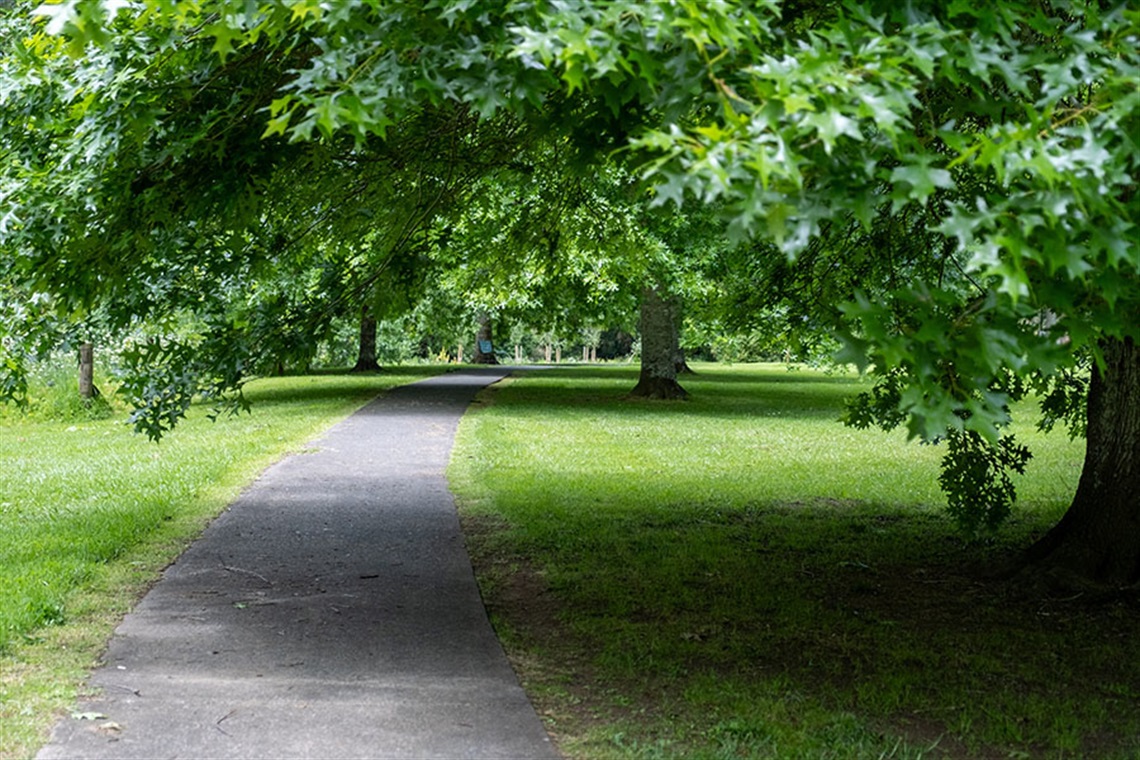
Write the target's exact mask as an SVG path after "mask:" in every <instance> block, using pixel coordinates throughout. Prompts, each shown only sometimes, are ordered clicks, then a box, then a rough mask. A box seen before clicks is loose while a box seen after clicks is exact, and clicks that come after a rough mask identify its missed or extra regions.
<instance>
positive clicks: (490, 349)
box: [471, 315, 499, 364]
mask: <svg viewBox="0 0 1140 760" xmlns="http://www.w3.org/2000/svg"><path fill="white" fill-rule="evenodd" d="M471 362H472V363H473V364H498V363H499V360H498V359H497V358H496V357H495V344H494V341H493V340H492V337H491V318H490V317H488V316H486V315H480V317H479V330H478V332H477V333H476V334H475V358H473V359H472V360H471Z"/></svg>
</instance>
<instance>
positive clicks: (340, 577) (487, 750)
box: [38, 368, 558, 760]
mask: <svg viewBox="0 0 1140 760" xmlns="http://www.w3.org/2000/svg"><path fill="white" fill-rule="evenodd" d="M508 372H509V370H507V369H500V368H488V369H475V370H469V371H463V372H458V373H454V374H449V375H443V376H440V377H436V378H432V379H430V380H425V381H423V382H419V383H414V384H412V385H408V386H403V387H400V388H396V389H394V390H392V391H390V392H389V393H387V394H386V395H384V396H382V397H380V398H379V399H377V400H376V401H373V402H372V403H370V404H369V405H367V406H366V407H364V408H363V409H361V410H360V411H359V412H357V413H356V414H355V415H353V416H351V417H349V418H348V419H347V420H345V421H343V422H341V423H340V424H338V425H336V426H335V427H333V428H332V429H331V430H330V431H329V432H328V433H326V434H325V435H324V437H323V438H321V439H319V440H318V441H317V442H315V444H314V446H315V447H317V448H316V450H315V451H313V452H311V453H303V454H297V455H294V456H291V457H288V458H287V459H284V460H282V461H281V462H279V463H278V464H276V465H274V466H273V467H271V468H270V469H269V470H267V471H266V472H265V473H264V474H263V475H262V476H261V478H260V479H258V480H257V482H256V483H255V484H254V485H252V486H251V487H250V488H249V489H248V490H246V491H245V492H244V494H243V495H242V496H241V497H240V498H239V499H238V500H237V501H235V502H234V503H233V504H232V505H231V506H230V508H229V509H228V510H227V511H226V512H225V513H224V514H223V515H222V516H221V517H219V518H218V519H217V520H215V521H214V522H213V523H212V524H211V525H210V526H209V528H207V530H206V531H205V533H204V534H203V535H202V537H201V538H200V539H199V540H198V541H196V542H195V543H194V544H193V545H192V546H191V547H190V548H189V549H188V550H187V551H186V552H185V553H184V554H183V555H182V556H181V557H179V558H178V560H177V562H176V563H175V564H173V565H172V566H171V567H170V568H169V569H168V570H167V571H166V573H165V574H164V576H163V578H162V580H161V581H160V582H159V583H158V584H157V585H156V586H155V587H154V588H153V589H152V590H151V591H150V593H148V594H147V595H146V597H145V598H144V599H143V600H142V601H141V602H140V603H139V605H138V606H137V607H136V608H135V610H134V611H133V612H131V613H130V614H129V615H128V616H127V617H126V618H125V619H124V621H123V623H122V625H121V626H120V627H119V628H118V630H117V631H116V633H115V635H114V637H113V639H112V640H111V642H110V647H109V650H108V652H107V654H106V657H105V664H104V665H103V666H102V667H101V668H100V669H99V670H97V671H96V672H95V673H94V674H93V676H92V678H91V680H90V684H91V685H92V686H94V687H96V688H97V689H98V691H99V695H98V696H97V697H95V698H93V699H90V700H87V701H84V702H83V703H81V704H80V705H79V707H78V709H77V710H76V714H77V715H84V714H86V717H87V718H89V719H80V718H78V717H72V718H68V719H65V720H63V721H62V722H60V723H59V724H58V725H57V726H56V728H55V730H54V732H53V736H52V741H51V743H50V744H48V745H47V746H46V747H44V748H43V749H42V750H41V751H40V753H39V755H38V758H40V759H41V760H55V759H56V758H147V760H152V759H155V758H298V757H304V758H338V759H339V758H448V759H451V758H518V759H520V760H521V759H526V760H532V759H533V760H540V759H544V758H557V757H558V754H557V752H556V751H555V750H554V748H553V746H552V745H551V743H550V740H549V738H548V737H547V735H546V733H545V731H544V729H543V727H542V724H541V722H540V720H539V719H538V717H537V716H536V714H535V712H534V709H533V708H532V707H531V705H530V703H529V702H528V701H527V698H526V696H525V694H524V693H523V691H522V689H521V688H520V687H519V685H518V681H517V679H516V677H515V674H514V672H513V671H512V670H511V667H510V665H509V664H508V662H507V659H506V657H505V656H504V654H503V651H502V648H501V647H500V645H499V642H498V640H497V639H496V637H495V635H494V632H493V631H492V629H491V627H490V625H489V623H488V622H487V616H486V612H485V610H484V608H483V604H482V601H481V599H480V597H479V592H478V589H477V587H476V585H475V579H474V576H473V573H472V570H471V563H470V559H469V558H468V556H467V552H466V549H465V547H464V544H463V538H462V535H461V533H460V530H459V522H458V518H457V516H456V512H455V505H454V502H453V500H452V497H451V494H450V492H449V491H448V489H447V483H446V481H445V479H444V468H445V467H446V466H447V461H448V456H449V454H450V451H451V446H452V443H453V440H454V436H455V429H456V426H457V424H458V421H459V418H460V417H461V416H462V415H463V412H464V411H465V410H466V408H467V406H468V405H469V403H470V402H471V400H472V399H473V398H474V397H475V394H476V393H477V392H478V391H479V389H481V388H483V387H484V386H486V385H489V384H491V383H493V382H496V381H498V380H500V379H502V378H503V377H504V376H506V374H508ZM96 716H102V717H96Z"/></svg>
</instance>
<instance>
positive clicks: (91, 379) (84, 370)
mask: <svg viewBox="0 0 1140 760" xmlns="http://www.w3.org/2000/svg"><path fill="white" fill-rule="evenodd" d="M98 396H99V389H98V388H97V387H95V346H94V345H93V344H91V343H81V344H80V345H79V397H80V398H81V399H83V401H84V402H85V403H90V402H91V401H92V400H93V399H95V398H97V397H98Z"/></svg>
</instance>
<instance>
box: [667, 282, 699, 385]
mask: <svg viewBox="0 0 1140 760" xmlns="http://www.w3.org/2000/svg"><path fill="white" fill-rule="evenodd" d="M669 312H670V317H671V318H672V320H673V335H674V337H675V338H676V340H675V341H674V344H675V345H674V348H673V366H675V367H676V368H677V374H678V375H695V374H697V373H696V372H694V371H693V368H692V367H690V366H689V362H687V361H686V360H685V349H683V348H681V326H682V324H683V322H684V318H685V315H684V311H683V310H682V308H681V297H680V296H670V298H669Z"/></svg>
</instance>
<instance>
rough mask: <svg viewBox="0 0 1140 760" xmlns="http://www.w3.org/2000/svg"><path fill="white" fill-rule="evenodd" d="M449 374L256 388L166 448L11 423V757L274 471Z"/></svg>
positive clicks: (119, 435)
mask: <svg viewBox="0 0 1140 760" xmlns="http://www.w3.org/2000/svg"><path fill="white" fill-rule="evenodd" d="M444 369H445V368H443V367H434V368H433V367H416V368H409V369H400V368H393V369H391V370H389V371H388V372H386V373H384V374H380V375H364V376H361V375H341V376H336V375H324V376H320V377H316V376H305V377H286V378H273V379H266V380H260V381H256V382H254V383H252V384H251V385H250V386H249V387H248V390H247V395H248V396H249V398H250V400H251V401H252V402H253V405H254V412H253V414H252V415H244V414H243V415H241V416H238V417H231V418H221V419H219V420H218V421H217V422H210V421H209V420H208V419H207V418H206V412H207V411H208V410H206V409H195V410H193V411H192V413H191V415H190V417H189V419H187V420H186V421H185V422H184V423H183V424H181V425H180V426H179V427H178V428H177V429H176V430H175V431H174V433H173V434H171V435H169V436H168V437H167V438H165V439H164V440H163V441H162V442H161V443H159V444H154V443H150V442H148V441H147V440H146V438H145V437H143V436H141V435H137V434H135V433H133V432H132V431H131V429H130V426H129V425H127V424H125V423H124V421H123V415H122V414H121V413H120V414H119V415H118V416H117V417H112V418H110V419H105V420H84V419H72V420H71V421H65V422H58V421H50V420H44V419H42V415H39V416H38V418H36V417H33V418H28V419H20V418H19V417H18V416H16V415H15V414H13V413H12V412H10V411H9V412H8V413H6V414H5V416H4V417H3V418H2V419H0V462H3V466H2V467H0V577H2V578H3V586H2V589H0V726H3V730H2V731H0V757H27V756H30V755H32V754H34V752H35V750H36V749H37V748H38V745H39V743H40V742H41V741H42V740H43V739H44V738H45V733H44V732H45V730H46V729H47V728H48V727H49V726H50V724H51V722H52V721H53V719H54V716H55V715H56V714H57V713H58V711H60V710H62V709H64V708H66V707H67V705H68V704H70V703H71V702H73V701H74V698H75V695H76V693H77V689H78V688H79V685H80V683H81V682H82V679H83V677H84V675H85V673H86V670H87V669H88V668H89V667H90V666H91V665H92V664H93V662H94V661H95V659H96V658H97V656H98V654H99V652H100V650H101V648H102V646H103V643H104V642H105V641H106V639H107V637H108V636H109V634H110V631H111V629H112V628H113V626H114V625H115V623H116V622H117V620H118V619H119V617H121V615H122V614H123V613H124V612H125V611H126V610H127V609H128V608H129V607H130V605H131V604H132V603H133V601H134V600H135V599H136V598H137V596H138V595H139V594H140V593H141V592H142V591H143V590H145V588H146V587H147V585H148V584H149V583H151V582H152V581H153V579H154V578H155V577H156V575H157V573H158V572H159V571H160V570H161V569H162V568H163V567H164V566H165V565H167V564H169V562H170V561H171V560H173V559H174V558H175V557H176V556H177V555H178V554H179V553H180V551H181V550H182V549H183V548H184V547H185V546H186V545H187V543H188V542H189V541H190V540H192V539H193V537H194V536H195V535H197V533H198V532H199V531H200V530H201V528H202V527H203V526H204V525H205V523H206V522H207V521H208V520H209V519H210V518H211V517H213V516H214V515H216V514H217V513H218V512H220V511H221V510H222V509H223V508H224V507H225V505H226V504H227V503H228V502H229V501H231V500H232V499H233V498H234V497H235V496H236V495H237V493H238V491H239V490H240V489H241V488H242V487H243V486H245V485H246V484H248V483H249V482H250V481H251V480H252V479H253V478H254V477H256V475H257V474H258V473H259V472H260V471H261V470H263V469H264V468H265V467H266V466H267V465H269V464H270V463H272V462H273V461H274V460H276V459H278V458H280V457H281V456H282V455H284V454H286V453H288V452H290V451H295V450H298V449H299V448H300V447H302V446H303V445H304V444H305V442H306V441H308V440H310V439H312V438H313V437H314V436H316V435H317V434H318V433H320V432H321V431H322V430H324V429H325V428H327V427H328V426H329V425H331V424H332V423H333V422H335V421H337V420H338V419H341V418H343V417H344V416H346V415H347V414H348V413H350V412H351V411H352V410H354V409H356V408H358V407H359V406H360V405H361V404H363V403H364V402H365V401H367V400H368V399H369V398H372V397H374V396H375V395H376V394H377V393H379V392H381V391H383V390H384V389H386V388H390V387H392V386H394V385H398V384H402V383H406V382H412V381H414V380H417V379H420V378H422V377H426V376H428V375H431V374H435V373H438V372H440V371H443V370H444Z"/></svg>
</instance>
